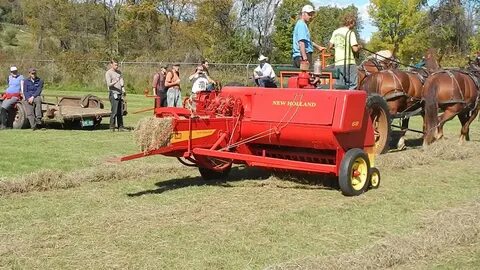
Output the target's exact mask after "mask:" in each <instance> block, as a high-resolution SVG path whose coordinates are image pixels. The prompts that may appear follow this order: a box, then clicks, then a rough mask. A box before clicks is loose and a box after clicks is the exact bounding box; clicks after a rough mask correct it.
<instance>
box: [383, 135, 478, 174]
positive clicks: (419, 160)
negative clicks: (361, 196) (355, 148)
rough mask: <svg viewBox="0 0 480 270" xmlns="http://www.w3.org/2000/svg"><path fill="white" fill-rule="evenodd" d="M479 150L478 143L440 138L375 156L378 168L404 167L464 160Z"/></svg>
mask: <svg viewBox="0 0 480 270" xmlns="http://www.w3.org/2000/svg"><path fill="white" fill-rule="evenodd" d="M478 152H480V143H478V142H466V143H463V144H458V142H456V141H452V140H441V141H438V142H435V143H433V144H431V145H429V146H427V147H424V148H418V149H411V150H407V151H402V152H393V153H388V154H385V155H380V156H378V157H377V160H376V165H377V166H378V167H379V168H380V169H406V168H413V167H416V166H421V165H429V164H433V163H436V162H438V161H440V160H447V161H453V160H464V159H468V158H472V157H474V156H475V155H476V153H478Z"/></svg>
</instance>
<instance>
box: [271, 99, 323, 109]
mask: <svg viewBox="0 0 480 270" xmlns="http://www.w3.org/2000/svg"><path fill="white" fill-rule="evenodd" d="M272 105H274V106H288V107H307V108H315V107H317V103H316V102H313V101H288V100H274V101H272Z"/></svg>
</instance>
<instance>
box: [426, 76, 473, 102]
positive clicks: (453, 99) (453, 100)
mask: <svg viewBox="0 0 480 270" xmlns="http://www.w3.org/2000/svg"><path fill="white" fill-rule="evenodd" d="M441 73H446V74H447V75H448V77H450V79H451V81H452V89H454V90H455V85H456V86H457V89H458V92H459V94H460V97H461V99H460V100H458V99H455V97H454V96H453V95H454V92H453V91H452V95H451V96H450V100H449V101H445V102H439V104H452V103H463V104H466V103H467V102H466V101H465V96H464V94H463V92H462V88H461V87H460V84H459V83H458V80H457V79H456V78H455V75H454V74H453V73H452V71H451V70H440V71H437V72H434V73H432V75H435V74H441Z"/></svg>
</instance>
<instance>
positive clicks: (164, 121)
mask: <svg viewBox="0 0 480 270" xmlns="http://www.w3.org/2000/svg"><path fill="white" fill-rule="evenodd" d="M172 122H173V121H172V118H157V117H146V118H143V119H141V120H140V121H139V122H138V124H137V126H136V128H135V131H134V136H135V141H136V143H137V144H138V145H139V146H140V148H141V150H142V151H144V152H148V151H152V150H155V149H158V148H160V147H163V146H167V145H168V144H169V143H170V139H171V138H172V134H173V126H172Z"/></svg>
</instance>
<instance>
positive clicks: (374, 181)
mask: <svg viewBox="0 0 480 270" xmlns="http://www.w3.org/2000/svg"><path fill="white" fill-rule="evenodd" d="M379 186H380V171H379V170H378V169H377V168H374V167H372V168H370V181H369V185H368V188H371V189H377V188H378V187H379Z"/></svg>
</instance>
